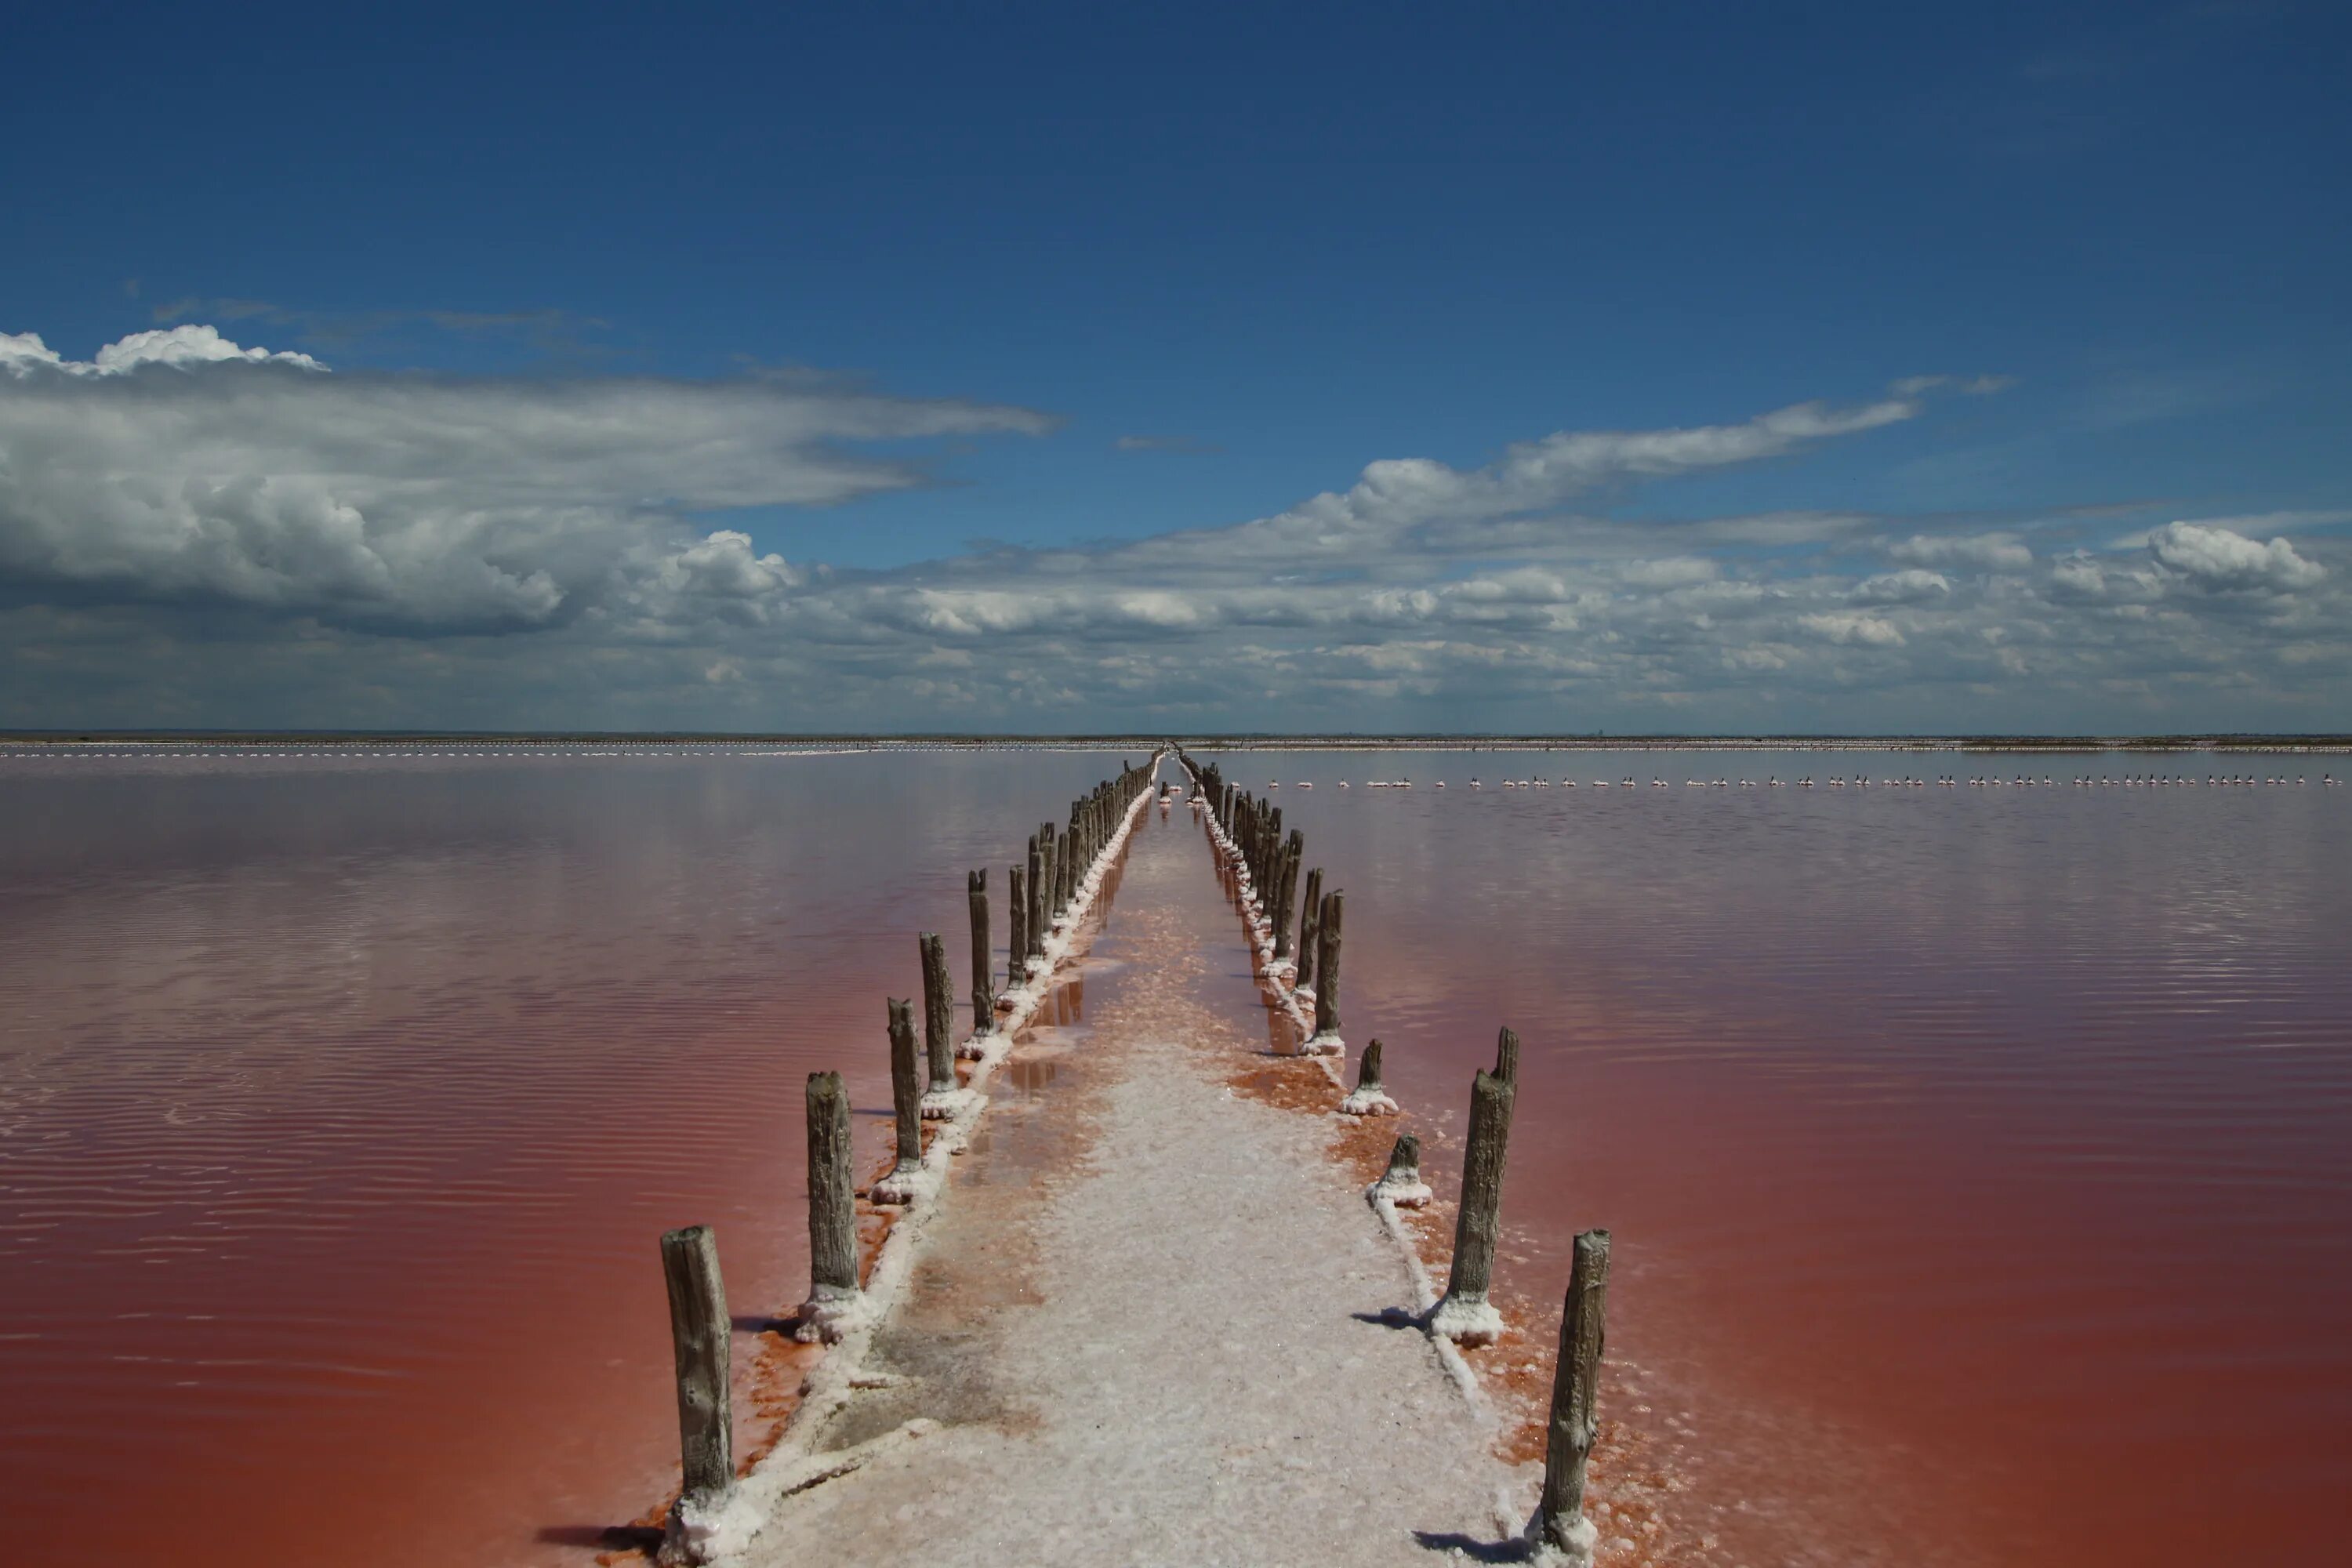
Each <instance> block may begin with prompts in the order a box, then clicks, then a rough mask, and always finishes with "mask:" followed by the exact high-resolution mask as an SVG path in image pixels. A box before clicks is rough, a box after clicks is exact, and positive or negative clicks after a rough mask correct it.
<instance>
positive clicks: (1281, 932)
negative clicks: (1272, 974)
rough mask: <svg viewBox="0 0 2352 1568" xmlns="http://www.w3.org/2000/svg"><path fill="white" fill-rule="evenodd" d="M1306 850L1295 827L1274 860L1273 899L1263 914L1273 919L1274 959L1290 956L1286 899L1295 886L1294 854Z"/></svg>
mask: <svg viewBox="0 0 2352 1568" xmlns="http://www.w3.org/2000/svg"><path fill="white" fill-rule="evenodd" d="M1306 850H1307V840H1306V837H1304V836H1303V835H1302V834H1300V832H1299V831H1298V829H1297V828H1296V827H1294V828H1292V829H1291V830H1290V837H1289V839H1288V840H1287V841H1286V842H1285V843H1284V845H1283V847H1282V857H1281V858H1280V859H1279V860H1278V861H1276V865H1277V867H1278V868H1279V869H1278V870H1277V871H1276V873H1275V879H1274V902H1273V903H1272V904H1271V905H1269V906H1268V907H1267V909H1266V911H1265V913H1266V918H1267V919H1268V920H1270V921H1273V922H1274V961H1275V962H1276V963H1281V962H1282V961H1283V960H1284V959H1286V958H1288V957H1289V956H1290V899H1291V895H1292V894H1293V893H1296V892H1297V890H1298V858H1299V857H1300V856H1301V855H1303V854H1305V853H1306Z"/></svg>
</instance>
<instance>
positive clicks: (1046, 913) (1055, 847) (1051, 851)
mask: <svg viewBox="0 0 2352 1568" xmlns="http://www.w3.org/2000/svg"><path fill="white" fill-rule="evenodd" d="M1037 852H1038V853H1039V854H1040V855H1043V856H1044V857H1045V875H1044V879H1042V880H1041V881H1039V882H1038V884H1037V952H1038V953H1039V955H1040V956H1043V955H1044V953H1045V939H1046V938H1047V937H1048V936H1051V935H1052V934H1053V931H1054V917H1055V915H1056V914H1059V913H1060V912H1061V906H1060V904H1059V903H1058V902H1057V901H1056V900H1058V898H1059V895H1060V893H1061V889H1062V878H1061V873H1060V870H1059V868H1057V866H1056V865H1055V862H1056V860H1057V859H1058V858H1060V855H1061V852H1062V846H1061V845H1060V843H1059V842H1058V841H1056V839H1055V837H1054V825H1053V824H1052V823H1050V822H1049V823H1047V824H1045V831H1044V832H1042V833H1040V834H1038V835H1037Z"/></svg>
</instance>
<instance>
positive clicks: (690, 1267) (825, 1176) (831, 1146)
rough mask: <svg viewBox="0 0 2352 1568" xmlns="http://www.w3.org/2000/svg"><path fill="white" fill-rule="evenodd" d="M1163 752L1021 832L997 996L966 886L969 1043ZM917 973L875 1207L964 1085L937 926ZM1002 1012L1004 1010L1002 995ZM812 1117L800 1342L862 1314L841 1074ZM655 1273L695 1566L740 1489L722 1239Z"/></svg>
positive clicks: (1066, 908)
mask: <svg viewBox="0 0 2352 1568" xmlns="http://www.w3.org/2000/svg"><path fill="white" fill-rule="evenodd" d="M1158 760H1159V759H1158V758H1157V757H1154V758H1153V759H1152V760H1151V761H1150V762H1148V763H1144V764H1143V765H1142V766H1140V767H1136V766H1127V767H1123V768H1122V769H1121V770H1120V772H1119V773H1118V776H1117V777H1115V778H1111V779H1106V780H1104V781H1103V782H1102V783H1101V784H1097V786H1096V787H1095V788H1094V789H1093V790H1091V791H1089V792H1088V793H1087V794H1086V795H1081V796H1080V797H1079V798H1078V799H1076V800H1075V801H1073V802H1071V803H1070V816H1069V821H1068V823H1067V825H1066V826H1063V827H1061V828H1059V829H1057V828H1056V827H1055V825H1054V824H1053V823H1051V822H1047V823H1045V824H1044V825H1043V826H1040V827H1039V828H1038V830H1037V831H1036V832H1035V833H1034V834H1032V835H1030V837H1029V846H1028V853H1027V856H1026V858H1025V859H1024V861H1022V862H1019V863H1016V864H1014V865H1013V867H1012V868H1011V878H1010V882H1011V887H1010V894H1011V897H1010V900H1009V908H1010V917H1011V919H1010V924H1011V931H1010V941H1009V942H1008V943H1007V958H1006V964H1005V973H1004V986H1003V992H1001V993H1000V991H999V990H998V989H997V987H996V984H995V975H994V973H993V972H992V952H993V945H992V940H991V931H990V921H989V900H988V873H987V872H986V871H985V870H974V871H972V872H971V873H970V874H969V876H968V878H967V879H966V894H967V899H966V902H967V906H968V909H969V911H970V915H971V1010H972V1029H971V1032H972V1036H973V1039H972V1040H971V1041H968V1042H966V1045H965V1047H964V1049H965V1051H966V1053H967V1054H969V1055H971V1056H975V1057H976V1056H979V1055H981V1054H982V1050H983V1049H984V1047H982V1046H980V1044H979V1040H980V1039H981V1037H987V1036H991V1035H993V1034H994V1033H995V1032H996V1029H997V1020H996V1015H997V1011H998V1008H999V1005H1000V998H1001V997H1008V996H1009V995H1010V994H1012V993H1014V992H1017V991H1019V990H1020V988H1021V987H1022V986H1023V985H1024V984H1027V983H1028V982H1029V981H1030V980H1031V979H1032V978H1033V977H1041V976H1043V975H1045V974H1046V973H1050V970H1051V962H1052V960H1051V957H1050V956H1049V952H1048V949H1047V946H1046V943H1047V942H1048V940H1049V939H1050V938H1051V937H1052V936H1053V935H1054V934H1055V931H1056V930H1057V929H1060V928H1061V927H1062V926H1064V925H1065V924H1066V923H1067V922H1068V921H1069V920H1070V919H1071V917H1072V913H1073V909H1072V906H1073V905H1074V904H1075V903H1076V900H1078V898H1079V896H1080V893H1081V891H1082V889H1083V886H1084V883H1085V880H1086V876H1087V868H1090V867H1091V866H1092V865H1093V864H1094V862H1095V860H1096V858H1097V857H1098V856H1099V855H1100V854H1101V853H1102V851H1103V850H1104V848H1105V847H1108V844H1109V843H1110V841H1111V839H1112V837H1114V836H1115V835H1116V834H1117V832H1118V827H1119V825H1120V823H1121V821H1122V820H1123V819H1124V817H1125V816H1126V813H1127V809H1128V807H1129V805H1131V804H1132V803H1133V802H1134V800H1135V798H1136V796H1137V795H1139V794H1141V793H1142V792H1143V791H1144V790H1146V789H1148V788H1149V787H1150V782H1151V778H1152V776H1153V774H1154V773H1156V772H1157V763H1158ZM916 950H917V952H918V954H919V958H920V960H921V966H922V975H923V1034H924V1041H923V1049H922V1050H921V1052H920V1053H919V1052H918V1050H917V1047H916V1044H915V1028H914V1017H913V1004H912V1002H911V1001H910V1000H909V999H906V998H900V997H891V998H888V999H887V1016H888V1026H887V1034H888V1037H889V1042H890V1087H891V1103H892V1109H893V1111H894V1114H895V1119H896V1134H897V1142H896V1144H895V1147H894V1158H893V1161H892V1163H891V1166H890V1169H889V1171H888V1173H887V1174H885V1175H884V1176H883V1177H882V1178H881V1179H880V1180H878V1181H877V1182H875V1183H874V1184H873V1185H872V1186H871V1187H870V1188H869V1189H868V1190H867V1200H868V1201H869V1202H870V1203H875V1204H904V1203H909V1202H912V1201H913V1199H914V1198H915V1197H916V1196H917V1195H918V1194H919V1192H920V1191H921V1188H922V1174H923V1142H922V1123H923V1121H924V1120H925V1119H926V1118H927V1117H929V1118H934V1119H936V1118H941V1117H947V1116H951V1115H953V1114H955V1112H956V1110H958V1109H959V1108H960V1107H961V1104H962V1103H963V1099H962V1097H963V1094H964V1089H963V1086H962V1084H961V1081H959V1080H958V1079H957V1077H956V1071H955V1058H956V1055H957V1050H958V1047H957V1044H956V1041H955V1001H954V993H953V990H952V989H951V986H952V982H951V981H950V978H949V973H948V959H947V948H946V944H945V943H944V942H942V941H941V940H940V937H939V935H938V934H937V933H935V932H930V931H925V932H922V933H921V934H920V935H919V937H918V938H917V941H916ZM1004 1005H1011V1003H1010V1002H1009V1001H1008V1002H1006V1003H1005V1004H1004ZM805 1109H806V1112H807V1123H808V1206H809V1278H810V1288H809V1296H808V1300H806V1301H804V1302H803V1304H802V1306H801V1308H800V1310H799V1312H798V1314H797V1320H796V1323H795V1331H796V1332H797V1333H799V1334H800V1336H801V1337H803V1338H804V1339H819V1338H822V1339H827V1340H831V1339H837V1338H839V1337H840V1336H841V1334H842V1333H844V1332H845V1331H847V1329H848V1328H849V1327H851V1326H853V1325H854V1324H856V1322H858V1321H860V1320H861V1317H862V1313H863V1310H864V1300H863V1289H862V1287H861V1285H860V1282H859V1279H858V1248H857V1205H856V1199H857V1191H856V1178H855V1175H854V1173H853V1170H852V1160H853V1152H854V1151H853V1149H852V1146H851V1139H850V1121H849V1110H850V1108H849V1095H848V1090H847V1089H845V1086H844V1084H843V1081H842V1077H841V1074H839V1073H838V1072H813V1073H811V1074H809V1076H808V1085H807V1091H806V1096H805ZM661 1255H662V1272H663V1276H664V1279H666V1281H667V1286H668V1290H669V1310H670V1336H671V1344H672V1349H673V1351H674V1352H675V1358H676V1363H677V1426H678V1442H679V1447H680V1451H681V1456H682V1458H683V1468H684V1486H683V1489H681V1491H680V1493H679V1497H678V1502H677V1507H676V1509H674V1510H672V1513H671V1517H670V1524H669V1529H668V1531H667V1541H666V1543H665V1547H664V1554H665V1559H666V1560H669V1561H679V1562H694V1561H698V1560H699V1559H698V1555H697V1553H696V1552H695V1549H694V1546H693V1542H692V1537H693V1534H694V1532H695V1531H696V1530H697V1529H698V1528H699V1526H698V1521H707V1520H709V1519H711V1518H714V1517H716V1515H717V1514H718V1513H719V1510H722V1509H723V1508H724V1507H725V1505H726V1502H727V1500H728V1497H729V1494H730V1492H731V1491H732V1489H733V1488H734V1484H735V1459H734V1436H733V1420H732V1415H731V1411H730V1364H731V1353H730V1352H731V1345H730V1339H729V1332H730V1319H729V1317H728V1312H727V1292H726V1289H725V1286H724V1284H723V1282H722V1280H721V1279H720V1276H719V1244H718V1239H717V1237H716V1236H715V1235H714V1234H713V1232H712V1230H711V1228H710V1226H707V1225H694V1226H684V1227H682V1228H680V1229H677V1230H673V1231H669V1232H667V1233H666V1234H665V1235H664V1236H663V1237H662V1238H661Z"/></svg>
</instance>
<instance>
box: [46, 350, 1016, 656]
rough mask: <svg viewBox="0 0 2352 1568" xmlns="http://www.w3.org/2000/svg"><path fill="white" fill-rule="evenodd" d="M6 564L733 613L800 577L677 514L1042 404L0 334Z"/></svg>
mask: <svg viewBox="0 0 2352 1568" xmlns="http://www.w3.org/2000/svg"><path fill="white" fill-rule="evenodd" d="M0 367H5V371H6V372H7V374H5V375H0V574H5V577H6V579H7V580H8V581H9V582H11V583H12V584H16V586H17V588H18V589H19V591H20V592H21V591H24V590H26V589H28V588H37V587H38V586H39V585H42V584H47V585H48V586H50V587H51V588H56V589H66V590H70V591H71V593H72V595H74V597H75V598H76V599H77V600H78V601H79V602H84V603H88V602H104V601H108V600H121V601H132V602H147V603H173V602H183V601H185V602H199V603H213V604H223V605H243V606H247V607H251V608H257V609H264V610H269V611H274V612H278V613H281V614H289V615H300V616H309V617H313V618H316V619H318V620H320V621H323V622H326V623H329V624H333V625H347V626H366V627H371V628H375V629H383V630H416V631H422V630H431V629H436V628H439V629H477V630H479V629H496V630H513V629H518V628H521V627H529V626H547V625H551V624H555V623H558V622H562V621H567V620H570V619H572V618H574V617H577V616H582V615H586V614H590V613H601V614H604V615H606V616H614V617H618V618H621V619H623V620H624V621H628V622H632V623H636V622H642V621H643V619H644V618H645V617H646V616H649V615H660V614H668V613H672V612H675V611H677V609H679V608H680V607H681V606H684V605H716V604H719V603H720V602H732V603H733V605H734V607H733V608H732V609H731V610H730V614H733V615H736V616H742V615H744V614H745V613H746V612H745V611H744V610H743V608H742V601H745V600H747V599H755V598H760V597H761V596H771V597H772V596H773V595H779V594H781V593H782V592H784V591H785V590H787V589H789V588H790V587H792V586H793V585H794V584H797V582H798V581H800V578H799V575H798V574H796V573H794V572H793V570H792V569H791V568H788V567H786V566H785V565H784V564H783V563H782V561H781V560H780V559H779V558H777V557H774V556H767V557H759V558H755V557H754V556H753V555H752V554H751V551H750V541H749V538H748V536H746V535H744V534H742V533H740V532H736V531H726V530H721V531H717V532H708V531H705V530H704V529H702V528H698V527H697V526H695V525H694V524H693V523H692V522H690V521H688V518H687V517H686V515H685V514H687V513H690V512H709V511H725V510H735V509H740V508H746V507H754V506H824V505H828V504H832V503H835V502H838V501H843V500H850V499H853V498H855V497H857V496H861V495H866V494H870V493H873V492H876V491H879V490H887V489H903V488H906V487H908V486H912V485H917V484H919V483H922V482H923V474H922V472H921V470H920V469H919V468H914V467H910V466H908V464H907V463H905V462H903V461H900V460H897V459H886V458H877V457H874V456H871V455H868V454H866V453H862V452H860V451H858V450H856V445H857V444H858V443H862V442H869V441H881V440H889V441H902V440H907V439H910V438H919V437H940V436H952V435H974V434H986V433H992V432H1019V433H1031V434H1034V433H1038V432H1042V431H1043V430H1045V429H1046V428H1047V427H1048V426H1049V421H1047V420H1046V419H1045V417H1044V416H1039V415H1036V414H1034V413H1031V412H1029V411H1027V410H1024V409H1017V408H1010V407H1003V406H996V405H981V404H971V403H961V402H954V401H943V400H921V399H908V398H894V397H887V396H883V395H875V394H866V393H855V392H845V391H840V390H835V389H828V388H825V387H823V386H816V385H809V384H800V383H793V382H786V381H778V380H763V379H758V378H739V379H734V380H728V381H716V382H683V381H670V380H662V379H656V378H650V377H636V378H628V377H606V378H596V379H586V380H581V379H574V380H482V379H475V380H454V379H446V378H436V377H425V376H385V375H347V374H329V373H328V372H327V370H326V368H325V367H324V366H323V365H320V363H318V362H317V361H316V360H313V359H311V358H310V357H309V356H307V355H299V354H284V353H269V352H268V351H266V350H262V349H246V348H241V347H239V346H238V345H237V344H236V343H234V342H229V341H227V340H226V339H225V338H223V337H221V335H220V334H219V333H218V332H217V331H215V330H214V329H213V328H211V327H198V326H180V327H175V328H173V329H171V330H169V331H152V332H140V333H135V334H133V335H132V336H131V337H128V338H125V339H123V340H122V341H121V342H117V343H111V344H109V345H107V346H106V347H105V348H102V349H100V351H99V352H98V353H97V354H96V356H95V357H94V358H93V359H92V360H90V361H89V362H87V363H83V362H75V361H69V360H66V359H63V358H62V357H61V356H59V355H58V354H56V353H51V352H50V351H48V350H47V346H46V345H45V344H43V343H42V342H40V340H39V339H38V338H37V337H33V336H29V335H28V336H22V337H7V338H0ZM752 618H754V619H758V618H761V616H756V615H755V616H753V617H752ZM769 618H772V616H771V617H769Z"/></svg>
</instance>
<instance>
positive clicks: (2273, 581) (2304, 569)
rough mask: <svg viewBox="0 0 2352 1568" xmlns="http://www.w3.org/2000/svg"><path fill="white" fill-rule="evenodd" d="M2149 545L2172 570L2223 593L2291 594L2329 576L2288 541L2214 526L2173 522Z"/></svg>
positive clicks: (2157, 532)
mask: <svg viewBox="0 0 2352 1568" xmlns="http://www.w3.org/2000/svg"><path fill="white" fill-rule="evenodd" d="M2147 547H2148V551H2149V552H2150V553H2151V554H2153V555H2154V556H2155V557H2156V559H2157V561H2158V563H2160V564H2161V565H2163V566H2164V567H2165V568H2166V569H2168V571H2171V572H2173V573H2176V574H2179V575H2180V576H2181V577H2184V578H2187V579H2188V580H2189V581H2190V582H2192V583H2195V584H2198V585H2199V586H2200V587H2204V588H2211V589H2216V590H2219V591H2222V592H2261V593H2273V594H2284V593H2291V592H2293V591H2294V590H2295V589H2297V588H2308V587H2311V586H2312V585H2314V584H2316V583H2318V582H2319V581H2320V580H2321V579H2322V578H2324V577H2326V575H2327V568H2326V567H2325V566H2322V565H2321V564H2320V563H2318V562H2316V561H2306V560H2305V559H2304V558H2303V557H2302V556H2301V555H2298V554H2296V553H2295V549H2294V545H2292V544H2289V543H2288V542H2286V541H2285V540H2284V538H2279V539H2273V540H2272V541H2271V542H2269V543H2268V544H2260V543H2257V542H2254V541H2253V540H2251V539H2248V538H2247V537H2246V536H2245V535H2244V534H2242V533H2239V532H2236V531H2233V530H2231V529H2227V528H2217V527H2214V526H2213V525H2211V524H2210V523H2199V522H2168V523H2166V524H2165V525H2164V526H2163V527H2161V528H2159V529H2156V530H2154V531H2152V532H2150V533H2149V535H2148V540H2147Z"/></svg>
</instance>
